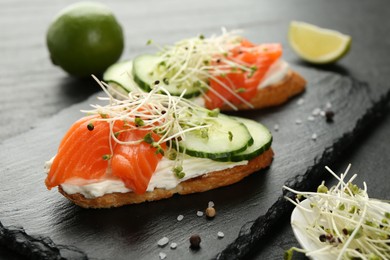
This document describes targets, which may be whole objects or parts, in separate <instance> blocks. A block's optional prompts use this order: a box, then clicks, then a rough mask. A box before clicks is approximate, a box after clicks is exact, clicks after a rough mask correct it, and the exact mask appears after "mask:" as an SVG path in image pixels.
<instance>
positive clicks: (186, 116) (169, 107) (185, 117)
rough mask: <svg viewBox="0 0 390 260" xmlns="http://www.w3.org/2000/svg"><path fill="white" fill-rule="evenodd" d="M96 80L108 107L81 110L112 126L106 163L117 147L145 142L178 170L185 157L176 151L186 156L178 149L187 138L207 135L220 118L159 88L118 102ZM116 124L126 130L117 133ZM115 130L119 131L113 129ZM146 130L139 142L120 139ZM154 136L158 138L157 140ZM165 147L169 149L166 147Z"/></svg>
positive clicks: (139, 92) (133, 92)
mask: <svg viewBox="0 0 390 260" xmlns="http://www.w3.org/2000/svg"><path fill="white" fill-rule="evenodd" d="M94 79H95V80H96V81H97V82H98V83H99V85H100V86H101V88H102V89H103V91H104V92H105V93H106V94H107V97H99V99H100V100H102V101H108V103H109V104H108V105H92V109H91V110H82V112H84V113H87V114H90V115H100V117H97V118H94V121H104V122H107V123H108V124H109V126H110V137H111V138H109V143H110V149H111V153H110V154H109V155H104V156H103V159H104V160H110V159H111V156H112V155H111V154H113V148H114V145H115V143H117V144H121V145H137V144H139V143H141V142H146V143H147V144H150V145H151V146H152V147H154V148H155V149H156V154H161V155H164V156H165V154H166V155H167V157H168V158H169V159H172V160H175V161H176V163H175V167H176V166H177V165H181V164H182V160H183V156H182V155H181V156H178V155H177V153H178V152H177V151H180V153H181V154H182V153H184V152H185V151H181V149H180V148H179V143H180V142H181V141H185V136H186V135H185V134H186V133H187V132H190V131H203V132H205V133H207V132H208V129H209V127H210V126H211V125H212V121H213V120H215V118H216V117H217V116H218V114H219V111H218V110H208V109H206V108H203V107H200V106H198V105H196V104H194V103H192V102H191V101H189V100H187V99H184V98H183V95H184V94H185V92H183V93H182V95H181V96H172V95H171V94H170V93H169V92H168V91H167V90H166V89H165V88H164V87H163V86H159V85H157V86H156V87H155V88H154V89H153V90H152V91H151V92H149V93H146V92H142V91H132V92H130V93H129V94H128V96H127V97H126V98H123V97H121V99H116V98H115V97H114V96H113V95H111V93H110V91H109V89H110V87H109V86H108V85H107V84H106V83H104V82H101V81H99V80H98V79H97V78H96V77H94ZM117 121H121V122H123V127H122V128H121V129H120V130H118V129H117V124H115V123H116V122H117ZM114 126H116V127H114ZM135 129H138V130H145V132H146V134H145V135H144V136H143V137H142V138H140V139H139V140H122V139H123V138H121V139H118V137H119V136H120V134H121V133H123V132H127V131H132V130H135ZM154 134H157V135H158V138H156V137H155V135H154ZM164 144H166V145H164ZM180 175H181V174H180Z"/></svg>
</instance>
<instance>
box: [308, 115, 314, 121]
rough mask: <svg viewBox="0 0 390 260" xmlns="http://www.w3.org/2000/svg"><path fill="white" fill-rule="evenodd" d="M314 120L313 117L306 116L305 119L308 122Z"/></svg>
mask: <svg viewBox="0 0 390 260" xmlns="http://www.w3.org/2000/svg"><path fill="white" fill-rule="evenodd" d="M314 119H315V118H314V116H308V117H307V120H309V121H314Z"/></svg>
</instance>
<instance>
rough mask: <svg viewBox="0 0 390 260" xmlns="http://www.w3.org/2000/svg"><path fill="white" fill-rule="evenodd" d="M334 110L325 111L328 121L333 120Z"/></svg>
mask: <svg viewBox="0 0 390 260" xmlns="http://www.w3.org/2000/svg"><path fill="white" fill-rule="evenodd" d="M333 117H334V112H333V111H332V110H326V111H325V118H326V122H329V123H330V122H333Z"/></svg>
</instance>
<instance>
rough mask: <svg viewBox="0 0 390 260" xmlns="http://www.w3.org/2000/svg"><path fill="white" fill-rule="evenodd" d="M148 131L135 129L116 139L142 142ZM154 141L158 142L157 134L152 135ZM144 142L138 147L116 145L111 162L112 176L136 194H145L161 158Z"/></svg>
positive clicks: (154, 149)
mask: <svg viewBox="0 0 390 260" xmlns="http://www.w3.org/2000/svg"><path fill="white" fill-rule="evenodd" d="M148 133H150V132H149V131H145V130H140V129H135V130H131V131H127V132H123V133H121V134H120V136H119V137H118V138H119V139H120V140H124V141H136V140H140V139H141V140H142V139H143V138H144V137H145V135H147V134H148ZM152 138H153V139H154V140H155V141H158V140H159V136H158V135H157V134H154V133H153V134H152ZM156 151H157V149H156V148H153V147H151V145H150V144H148V143H146V142H141V143H140V144H138V145H117V146H116V147H115V150H114V155H113V157H112V160H111V169H112V175H113V176H116V177H119V178H120V179H122V181H123V182H124V183H125V185H126V187H128V188H130V189H131V190H133V191H134V192H135V193H137V194H142V193H145V192H146V189H147V187H148V184H149V181H150V179H151V178H152V175H153V173H154V171H155V170H156V167H157V164H158V162H159V161H160V160H161V158H162V154H161V153H157V152H156Z"/></svg>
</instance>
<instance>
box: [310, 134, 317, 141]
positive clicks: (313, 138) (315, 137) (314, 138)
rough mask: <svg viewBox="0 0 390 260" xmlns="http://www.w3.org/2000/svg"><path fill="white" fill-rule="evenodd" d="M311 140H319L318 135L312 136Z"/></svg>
mask: <svg viewBox="0 0 390 260" xmlns="http://www.w3.org/2000/svg"><path fill="white" fill-rule="evenodd" d="M311 139H312V140H313V141H315V140H317V134H316V133H314V134H312V135H311Z"/></svg>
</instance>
